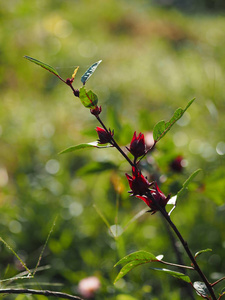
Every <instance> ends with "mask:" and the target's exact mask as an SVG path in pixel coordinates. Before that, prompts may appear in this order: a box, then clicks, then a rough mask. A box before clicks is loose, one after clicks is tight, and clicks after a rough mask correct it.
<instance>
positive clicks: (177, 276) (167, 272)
mask: <svg viewBox="0 0 225 300" xmlns="http://www.w3.org/2000/svg"><path fill="white" fill-rule="evenodd" d="M151 269H152V270H155V271H160V272H164V273H166V274H169V275H171V276H173V277H176V278H178V279H181V280H183V281H186V282H188V283H191V279H190V278H189V276H187V275H185V274H183V273H180V272H175V271H172V270H168V269H164V268H151Z"/></svg>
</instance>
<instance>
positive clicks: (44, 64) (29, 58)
mask: <svg viewBox="0 0 225 300" xmlns="http://www.w3.org/2000/svg"><path fill="white" fill-rule="evenodd" d="M24 58H26V59H28V60H29V61H31V62H33V63H35V64H36V65H38V66H40V67H42V68H44V69H45V70H47V71H49V72H51V73H52V74H54V75H56V76H57V77H58V78H60V79H61V77H60V76H59V73H58V72H57V71H56V70H55V69H54V68H53V67H52V66H49V65H47V64H46V63H43V62H41V61H39V60H37V59H35V58H33V57H30V56H27V55H25V56H24Z"/></svg>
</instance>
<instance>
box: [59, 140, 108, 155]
mask: <svg viewBox="0 0 225 300" xmlns="http://www.w3.org/2000/svg"><path fill="white" fill-rule="evenodd" d="M93 147H94V148H109V147H112V146H111V145H110V146H99V145H98V142H97V141H96V142H92V143H86V144H79V145H76V146H71V147H69V148H66V149H65V150H62V151H61V152H59V154H64V153H68V152H73V151H76V150H80V149H84V148H93Z"/></svg>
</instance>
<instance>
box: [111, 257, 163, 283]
mask: <svg viewBox="0 0 225 300" xmlns="http://www.w3.org/2000/svg"><path fill="white" fill-rule="evenodd" d="M152 261H158V259H157V258H156V257H155V255H154V254H152V253H150V252H146V251H137V252H134V253H131V254H129V255H127V256H125V257H123V258H122V259H120V260H119V261H118V262H117V263H116V264H115V266H118V265H120V264H122V263H126V265H125V266H124V267H123V268H122V269H121V270H120V272H119V274H118V275H117V277H116V279H115V280H114V283H116V282H117V281H118V280H119V279H120V278H122V277H123V276H125V275H126V274H127V273H128V272H130V271H131V270H133V269H134V268H135V267H137V266H139V265H142V264H145V263H150V262H152ZM115 266H114V267H115Z"/></svg>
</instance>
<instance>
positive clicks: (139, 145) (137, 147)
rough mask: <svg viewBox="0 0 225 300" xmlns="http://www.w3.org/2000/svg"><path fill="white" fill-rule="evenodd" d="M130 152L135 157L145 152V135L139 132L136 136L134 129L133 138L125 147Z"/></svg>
mask: <svg viewBox="0 0 225 300" xmlns="http://www.w3.org/2000/svg"><path fill="white" fill-rule="evenodd" d="M127 149H128V150H129V151H130V153H131V154H132V155H133V156H134V157H135V159H137V158H138V157H140V156H142V155H144V154H145V153H146V145H145V137H144V134H143V133H141V132H140V133H139V135H138V136H137V134H136V131H135V132H134V135H133V138H132V140H131V143H130V147H129V148H127Z"/></svg>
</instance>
